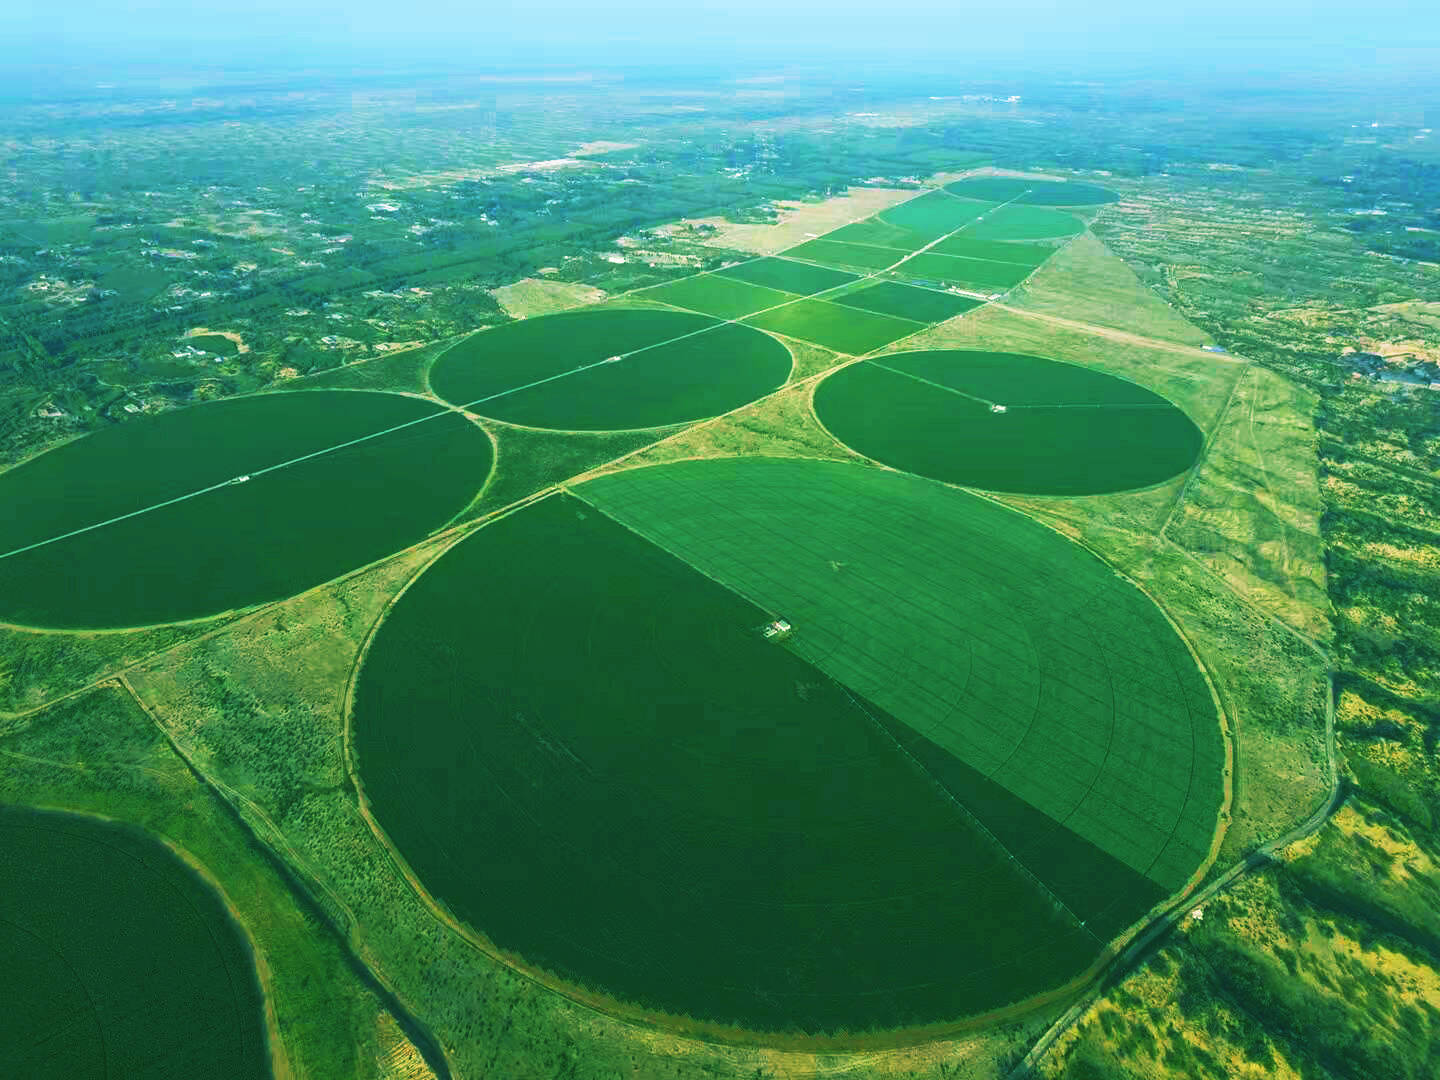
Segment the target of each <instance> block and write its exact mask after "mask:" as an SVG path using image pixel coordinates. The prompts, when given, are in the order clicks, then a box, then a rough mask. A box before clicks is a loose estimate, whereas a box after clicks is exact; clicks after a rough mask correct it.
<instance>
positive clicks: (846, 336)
mask: <svg viewBox="0 0 1440 1080" xmlns="http://www.w3.org/2000/svg"><path fill="white" fill-rule="evenodd" d="M745 321H746V322H747V323H749V324H750V325H751V326H758V327H760V328H762V329H764V330H774V331H775V332H776V333H777V334H786V335H788V336H790V337H796V338H799V339H800V340H802V341H811V342H814V343H815V344H816V345H823V346H825V348H827V349H835V350H836V351H837V352H842V353H850V354H852V355H856V356H858V355H860V354H861V353H867V352H870V351H871V350H872V349H878V348H880V346H882V345H888V344H890V342H892V341H897V340H899V339H900V338H903V337H909V336H910V335H911V334H914V333H917V332H918V331H920V330H923V329H924V328H925V324H924V323H921V322H916V321H912V320H910V319H897V318H895V317H893V316H890V315H880V314H877V313H875V312H873V311H861V310H860V309H858V308H853V307H844V306H841V305H840V304H832V303H830V302H829V301H827V300H801V301H798V302H797V303H794V304H789V305H787V306H785V307H783V308H776V309H775V310H774V311H767V312H764V313H763V314H760V315H756V316H755V317H754V318H751V319H747V320H745Z"/></svg>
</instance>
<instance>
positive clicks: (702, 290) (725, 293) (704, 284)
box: [632, 274, 798, 319]
mask: <svg viewBox="0 0 1440 1080" xmlns="http://www.w3.org/2000/svg"><path fill="white" fill-rule="evenodd" d="M632 295H633V296H634V298H635V299H637V300H658V301H660V302H661V303H663V304H673V305H674V306H675V307H683V308H689V309H690V310H691V311H698V312H701V313H702V314H705V315H714V316H716V317H717V318H721V319H738V318H740V317H741V316H742V315H749V314H752V313H753V312H756V311H763V310H764V309H765V308H772V307H775V306H777V305H779V304H784V303H786V302H788V301H790V300H796V299H798V297H797V296H796V295H795V294H794V293H788V292H781V291H780V290H778V289H767V288H765V287H763V286H761V285H753V284H751V283H749V282H746V281H739V280H737V279H735V278H728V277H721V276H720V275H718V274H697V275H696V276H695V277H688V278H681V279H680V280H679V281H672V282H669V283H667V284H665V285H657V286H655V287H654V288H651V289H641V290H640V291H639V292H637V293H634V294H632Z"/></svg>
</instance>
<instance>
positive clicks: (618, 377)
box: [430, 308, 791, 431]
mask: <svg viewBox="0 0 1440 1080" xmlns="http://www.w3.org/2000/svg"><path fill="white" fill-rule="evenodd" d="M617 357H618V359H616V358H617ZM790 365H791V358H790V353H789V352H788V351H787V350H786V349H785V347H784V346H783V345H781V344H780V343H779V342H777V341H775V340H774V339H773V338H771V337H768V336H766V335H765V334H760V333H757V332H756V331H754V330H751V329H749V328H747V327H744V326H740V325H736V324H724V323H720V322H717V321H716V320H715V319H713V318H710V317H708V316H704V315H692V314H690V313H688V312H683V311H651V310H640V309H625V308H609V309H599V310H595V309H592V310H588V311H578V312H568V313H566V314H562V315H547V316H544V317H542V318H537V319H525V320H522V321H520V322H513V323H508V324H506V325H504V326H500V327H496V328H495V329H493V330H486V331H482V332H480V333H478V334H475V335H473V336H471V337H469V338H466V339H465V340H464V341H462V342H461V343H460V344H458V345H456V346H455V347H454V348H452V349H450V350H449V351H448V352H446V353H444V354H443V355H442V356H441V357H440V358H439V359H438V360H437V361H436V362H435V366H434V368H433V369H432V371H431V373H430V382H431V385H432V386H434V388H435V392H436V393H437V394H439V395H440V396H441V397H442V398H444V399H445V400H446V401H449V402H452V403H454V404H457V405H465V406H474V407H475V409H476V410H477V411H479V412H481V413H483V414H484V415H486V416H493V417H495V418H496V419H498V420H506V421H509V422H510V423H515V424H526V425H529V426H532V427H543V428H561V429H570V430H583V431H609V430H617V429H623V428H644V427H656V426H658V425H661V424H671V423H678V422H680V421H683V420H699V419H702V418H704V417H707V416H716V415H718V414H720V413H723V412H728V411H729V410H731V409H733V408H736V407H738V406H740V405H743V404H744V403H745V402H747V401H750V400H753V399H754V398H757V397H761V396H762V395H764V394H766V393H769V392H770V391H771V390H774V389H775V388H776V387H777V386H779V385H780V384H781V383H783V382H784V381H785V380H786V378H788V377H789V374H790Z"/></svg>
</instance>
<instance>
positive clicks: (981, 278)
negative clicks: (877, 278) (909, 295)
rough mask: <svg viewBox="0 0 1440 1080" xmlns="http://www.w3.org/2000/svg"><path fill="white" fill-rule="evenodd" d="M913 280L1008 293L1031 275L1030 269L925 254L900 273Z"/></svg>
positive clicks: (903, 268) (1002, 263)
mask: <svg viewBox="0 0 1440 1080" xmlns="http://www.w3.org/2000/svg"><path fill="white" fill-rule="evenodd" d="M899 273H902V274H905V275H907V276H909V277H916V278H925V279H927V280H930V281H942V282H945V283H947V284H951V283H953V284H957V285H973V286H977V287H980V288H985V289H1008V288H1010V287H1011V286H1012V285H1016V284H1019V283H1020V282H1022V281H1024V280H1025V279H1026V278H1027V277H1028V276H1029V275H1030V273H1031V269H1030V267H1028V266H1021V265H1019V264H1017V263H1004V262H994V261H992V260H990V259H966V258H961V257H959V256H955V255H936V254H934V253H933V252H929V251H924V252H921V253H920V254H919V255H915V256H912V257H911V258H910V259H909V261H907V262H906V263H904V265H902V266H901V267H900V269H899Z"/></svg>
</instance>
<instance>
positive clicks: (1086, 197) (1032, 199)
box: [945, 176, 1120, 206]
mask: <svg viewBox="0 0 1440 1080" xmlns="http://www.w3.org/2000/svg"><path fill="white" fill-rule="evenodd" d="M945 190H946V191H948V192H951V193H952V194H955V195H960V196H963V197H964V198H967V199H985V200H987V201H989V202H1010V201H1012V200H1013V201H1015V202H1018V203H1024V204H1026V205H1028V206H1099V205H1101V204H1102V203H1112V202H1115V201H1116V200H1118V199H1119V198H1120V196H1119V195H1118V194H1116V193H1115V192H1113V191H1111V190H1110V189H1109V188H1103V187H1101V186H1100V185H1099V184H1085V183H1079V182H1076V181H1073V180H1072V181H1066V180H1026V179H1023V178H1022V177H1018V176H973V177H971V178H969V179H968V180H957V181H955V183H953V184H946V185H945Z"/></svg>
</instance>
